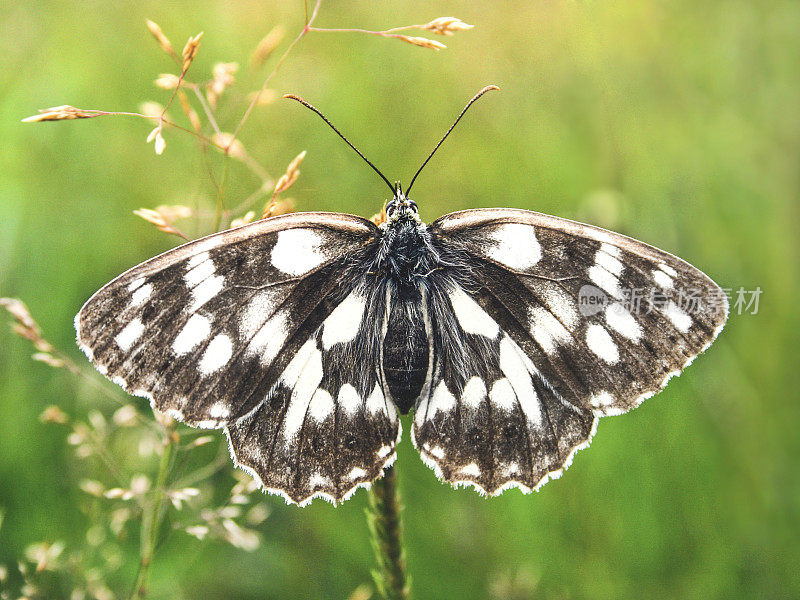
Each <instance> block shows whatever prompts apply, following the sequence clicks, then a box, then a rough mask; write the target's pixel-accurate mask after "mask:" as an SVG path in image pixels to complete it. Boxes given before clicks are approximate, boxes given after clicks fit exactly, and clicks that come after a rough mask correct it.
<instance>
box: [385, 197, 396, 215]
mask: <svg viewBox="0 0 800 600" xmlns="http://www.w3.org/2000/svg"><path fill="white" fill-rule="evenodd" d="M395 210H397V202H395V201H394V200H392V201H391V202H389V204H387V205H386V216H389V217H390V216H392V214H394V211H395Z"/></svg>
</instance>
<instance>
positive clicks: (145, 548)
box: [130, 425, 178, 599]
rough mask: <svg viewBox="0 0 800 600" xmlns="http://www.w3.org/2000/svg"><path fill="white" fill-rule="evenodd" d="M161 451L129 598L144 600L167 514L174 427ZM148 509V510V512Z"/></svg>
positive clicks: (176, 445) (173, 454)
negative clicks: (137, 565) (167, 492)
mask: <svg viewBox="0 0 800 600" xmlns="http://www.w3.org/2000/svg"><path fill="white" fill-rule="evenodd" d="M165 434H166V438H165V440H164V452H163V453H162V455H161V462H160V464H159V466H158V474H157V475H156V481H155V484H154V485H153V488H152V489H151V490H150V502H149V504H150V505H149V507H147V508H146V509H145V511H144V514H143V515H142V529H141V541H140V548H141V550H140V553H141V554H140V558H139V571H138V573H137V574H136V583H135V584H134V586H133V590H132V591H131V595H130V598H132V599H133V598H144V597H146V595H147V578H148V575H149V573H150V566H151V565H152V564H153V556H154V555H155V551H156V546H157V545H158V536H159V533H160V531H161V524H162V522H163V519H164V516H165V515H166V512H167V511H166V504H165V502H164V501H165V499H166V485H167V479H168V478H169V474H170V472H171V471H172V465H173V463H174V461H175V453H176V450H177V447H178V442H177V434H176V433H175V426H174V425H168V426H167V427H166V430H165ZM148 508H149V510H148Z"/></svg>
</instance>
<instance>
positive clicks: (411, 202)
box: [408, 200, 419, 213]
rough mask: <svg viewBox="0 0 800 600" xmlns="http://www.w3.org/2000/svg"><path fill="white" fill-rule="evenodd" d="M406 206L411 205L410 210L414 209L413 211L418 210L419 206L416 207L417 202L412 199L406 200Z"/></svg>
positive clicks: (416, 211)
mask: <svg viewBox="0 0 800 600" xmlns="http://www.w3.org/2000/svg"><path fill="white" fill-rule="evenodd" d="M408 206H409V207H411V210H412V211H414V212H415V213H418V212H419V208H417V203H416V202H414V201H413V200H409V201H408Z"/></svg>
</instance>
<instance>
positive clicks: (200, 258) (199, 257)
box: [186, 248, 209, 270]
mask: <svg viewBox="0 0 800 600" xmlns="http://www.w3.org/2000/svg"><path fill="white" fill-rule="evenodd" d="M198 250H199V248H198ZM208 259H209V256H208V252H203V251H201V252H198V253H197V254H195V255H194V256H192V257H191V258H190V259H189V260H187V261H186V269H187V270H190V269H194V268H195V267H196V266H197V265H199V264H201V263H204V262H206V261H207V260H208Z"/></svg>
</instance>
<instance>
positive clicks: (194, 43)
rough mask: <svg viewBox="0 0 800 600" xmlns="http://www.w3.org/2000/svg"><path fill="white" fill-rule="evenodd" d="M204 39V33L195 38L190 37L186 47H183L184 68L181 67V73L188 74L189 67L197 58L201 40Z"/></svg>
mask: <svg viewBox="0 0 800 600" xmlns="http://www.w3.org/2000/svg"><path fill="white" fill-rule="evenodd" d="M202 37H203V32H202V31H201V32H200V33H198V34H197V35H196V36H194V37H190V38H189V40H188V41H187V42H186V45H185V46H184V47H183V52H182V56H183V66H182V67H181V69H182V70H181V72H182V73H186V71H188V70H189V65H191V64H192V61H193V60H194V57H195V56H197V49H198V48H199V47H200V40H201V39H202Z"/></svg>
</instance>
